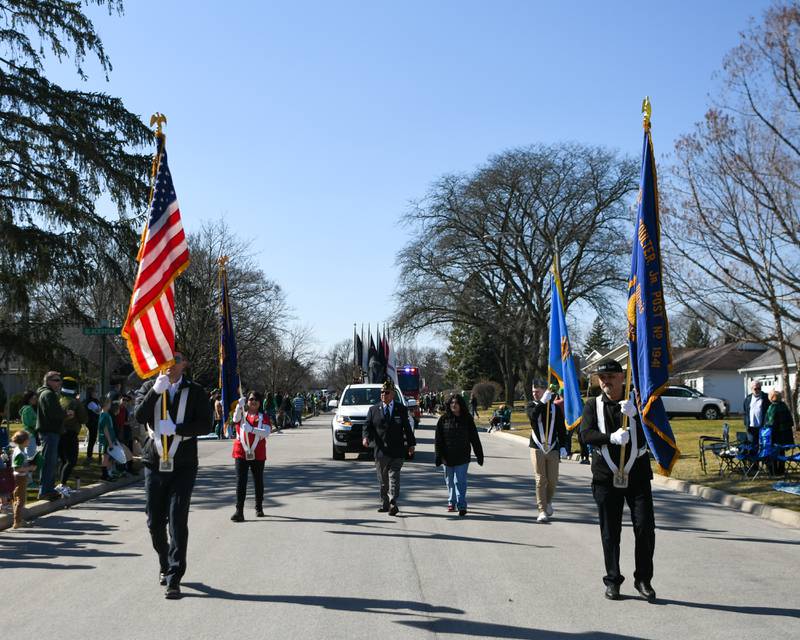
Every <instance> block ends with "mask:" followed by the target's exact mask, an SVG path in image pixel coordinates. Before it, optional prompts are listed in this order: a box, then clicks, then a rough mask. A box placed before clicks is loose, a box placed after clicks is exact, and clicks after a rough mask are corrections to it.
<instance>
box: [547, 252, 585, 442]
mask: <svg viewBox="0 0 800 640" xmlns="http://www.w3.org/2000/svg"><path fill="white" fill-rule="evenodd" d="M548 366H549V367H550V375H552V376H555V377H556V379H557V380H558V384H559V385H560V386H561V387H562V388H563V389H564V421H565V423H566V426H567V429H569V430H570V431H571V430H572V429H574V428H575V427H577V426H578V425H580V423H581V416H582V415H583V399H582V398H581V390H580V386H579V385H578V371H577V369H576V368H575V358H573V356H572V348H571V345H570V342H569V334H568V333H567V319H566V312H565V310H564V292H563V290H562V287H561V274H560V273H559V269H558V258H556V259H555V260H554V261H553V275H552V276H551V277H550V355H549V362H548Z"/></svg>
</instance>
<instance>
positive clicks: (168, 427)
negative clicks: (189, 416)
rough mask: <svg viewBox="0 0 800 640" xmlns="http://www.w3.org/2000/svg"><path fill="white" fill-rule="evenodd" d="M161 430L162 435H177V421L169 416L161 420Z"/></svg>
mask: <svg viewBox="0 0 800 640" xmlns="http://www.w3.org/2000/svg"><path fill="white" fill-rule="evenodd" d="M159 431H160V432H161V435H162V436H174V435H175V423H174V422H173V421H172V418H170V417H169V416H167V417H166V418H164V419H163V420H162V421H161V426H160V427H159Z"/></svg>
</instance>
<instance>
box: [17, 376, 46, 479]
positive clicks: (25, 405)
mask: <svg viewBox="0 0 800 640" xmlns="http://www.w3.org/2000/svg"><path fill="white" fill-rule="evenodd" d="M38 400H39V396H37V395H36V392H35V391H33V390H29V391H26V392H25V393H24V394H23V396H22V408H21V409H20V410H19V419H20V420H21V421H22V428H23V429H25V431H27V432H28V434H29V435H30V438H29V439H28V444H27V445H26V449H25V455H26V456H27V458H28V460H30V461H32V463H33V464H35V465H36V477H37V478H38V477H39V475H40V474H41V472H42V456H40V455H39V454H38V453H37V444H38V443H37V440H38V436H37V434H36V403H37V402H38ZM28 488H29V489H38V488H39V484H38V480H33V479H31V480H30V481H29V482H28Z"/></svg>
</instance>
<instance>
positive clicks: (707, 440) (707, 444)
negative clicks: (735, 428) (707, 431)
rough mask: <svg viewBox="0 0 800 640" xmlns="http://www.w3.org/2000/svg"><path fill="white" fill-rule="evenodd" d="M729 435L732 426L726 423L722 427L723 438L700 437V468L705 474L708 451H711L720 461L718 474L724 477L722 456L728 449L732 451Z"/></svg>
mask: <svg viewBox="0 0 800 640" xmlns="http://www.w3.org/2000/svg"><path fill="white" fill-rule="evenodd" d="M729 433H730V426H729V425H728V423H727V422H726V423H724V424H723V425H722V437H721V438H718V437H717V436H700V440H699V442H698V446H699V447H700V468H701V469H702V470H703V473H707V469H706V451H710V452H711V453H713V454H714V455H715V456H716V457H717V459H718V460H719V463H720V465H719V469H718V473H719V474H720V475H722V467H723V459H722V458H721V457H720V454H721V453H722V452H723V451H725V450H726V449H730V443H729V442H728V435H729Z"/></svg>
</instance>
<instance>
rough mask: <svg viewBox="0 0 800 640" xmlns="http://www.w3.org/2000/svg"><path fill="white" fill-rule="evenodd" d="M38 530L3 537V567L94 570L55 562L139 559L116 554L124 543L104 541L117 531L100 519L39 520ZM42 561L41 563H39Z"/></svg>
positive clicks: (0, 547) (0, 560)
mask: <svg viewBox="0 0 800 640" xmlns="http://www.w3.org/2000/svg"><path fill="white" fill-rule="evenodd" d="M36 522H37V526H36V528H35V529H25V530H23V531H22V532H20V534H19V535H17V534H16V533H12V534H11V535H4V536H3V537H2V538H0V568H16V569H94V568H95V565H92V564H55V563H53V562H51V560H52V559H55V558H58V559H62V560H63V559H64V558H80V559H81V560H83V561H86V560H91V559H95V558H109V557H136V556H139V555H140V554H138V553H128V552H123V551H113V550H112V549H111V548H112V547H114V546H117V545H120V544H122V543H120V542H116V541H114V540H108V539H103V537H104V536H110V535H112V532H113V531H115V530H116V529H117V527H116V526H114V525H109V524H106V523H104V522H102V521H99V520H87V519H80V520H78V519H75V518H72V517H70V516H68V515H63V514H62V513H59V514H57V515H52V516H48V517H46V518H39V519H38V520H37V521H36ZM37 561H41V562H37Z"/></svg>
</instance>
